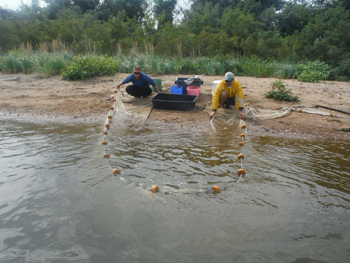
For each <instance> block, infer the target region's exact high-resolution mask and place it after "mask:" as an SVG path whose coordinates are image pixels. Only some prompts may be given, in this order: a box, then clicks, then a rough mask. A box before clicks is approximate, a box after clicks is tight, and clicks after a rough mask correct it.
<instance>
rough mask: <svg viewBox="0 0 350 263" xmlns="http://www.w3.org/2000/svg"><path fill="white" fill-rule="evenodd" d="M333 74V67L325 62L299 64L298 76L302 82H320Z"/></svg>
mask: <svg viewBox="0 0 350 263" xmlns="http://www.w3.org/2000/svg"><path fill="white" fill-rule="evenodd" d="M330 74H331V68H330V66H328V65H327V64H326V63H324V62H320V61H313V62H307V63H306V64H304V63H299V64H298V65H297V78H298V80H299V81H302V82H320V81H321V80H324V81H325V80H326V79H327V78H328V77H329V75H330Z"/></svg>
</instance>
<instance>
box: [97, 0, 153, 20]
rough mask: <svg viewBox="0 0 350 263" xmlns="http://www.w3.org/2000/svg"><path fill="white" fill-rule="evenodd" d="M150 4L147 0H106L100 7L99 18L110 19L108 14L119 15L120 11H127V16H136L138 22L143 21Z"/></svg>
mask: <svg viewBox="0 0 350 263" xmlns="http://www.w3.org/2000/svg"><path fill="white" fill-rule="evenodd" d="M147 6H148V4H147V2H146V0H104V1H103V2H102V4H101V5H99V7H98V12H99V19H101V20H105V21H107V20H108V16H109V15H112V16H115V17H116V16H117V15H118V13H119V12H121V11H125V18H124V21H126V18H127V17H128V18H134V17H136V20H137V22H138V23H139V22H141V21H142V19H143V17H144V16H145V10H146V8H147Z"/></svg>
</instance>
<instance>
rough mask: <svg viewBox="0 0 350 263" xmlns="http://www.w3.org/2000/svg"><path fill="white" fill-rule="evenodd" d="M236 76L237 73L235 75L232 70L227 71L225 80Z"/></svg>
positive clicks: (230, 79)
mask: <svg viewBox="0 0 350 263" xmlns="http://www.w3.org/2000/svg"><path fill="white" fill-rule="evenodd" d="M234 78H235V75H233V73H232V72H226V74H225V80H227V81H232V80H233V79H234Z"/></svg>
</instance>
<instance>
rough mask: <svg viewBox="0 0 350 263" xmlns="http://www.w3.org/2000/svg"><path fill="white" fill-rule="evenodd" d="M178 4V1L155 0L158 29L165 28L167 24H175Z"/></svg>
mask: <svg viewBox="0 0 350 263" xmlns="http://www.w3.org/2000/svg"><path fill="white" fill-rule="evenodd" d="M176 4H177V0H154V8H153V10H154V15H155V17H156V18H157V20H158V27H162V26H164V24H165V23H171V24H172V23H173V20H174V17H173V14H174V11H175V7H176Z"/></svg>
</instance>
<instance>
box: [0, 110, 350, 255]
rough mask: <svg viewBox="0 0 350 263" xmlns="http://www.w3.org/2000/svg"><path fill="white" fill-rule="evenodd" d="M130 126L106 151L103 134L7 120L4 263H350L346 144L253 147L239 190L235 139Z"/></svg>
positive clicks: (119, 126) (123, 124)
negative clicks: (216, 191)
mask: <svg viewBox="0 0 350 263" xmlns="http://www.w3.org/2000/svg"><path fill="white" fill-rule="evenodd" d="M129 118H130V117H123V118H119V119H115V120H113V125H112V128H111V130H110V132H109V135H108V137H107V140H108V145H107V146H106V147H103V146H102V145H101V142H102V140H103V136H102V131H103V127H102V125H101V124H94V125H91V124H89V125H87V124H85V125H84V124H59V123H49V122H44V123H43V122H34V121H24V120H22V121H14V120H11V119H7V118H5V117H1V119H0V123H1V125H0V160H1V162H0V241H1V242H0V262H213V261H214V260H215V261H217V262H348V261H349V259H350V250H349V240H350V239H349V235H350V234H349V231H348V228H349V224H350V216H349V214H350V209H349V207H350V186H349V185H350V165H349V164H350V147H349V146H350V145H349V143H344V142H334V141H331V142H328V141H304V140H286V139H281V138H269V137H254V136H253V135H250V136H248V137H246V139H245V142H246V144H245V147H244V149H243V151H244V154H245V159H244V162H243V164H244V168H245V169H246V171H247V174H246V176H245V177H244V179H243V180H241V181H240V183H239V184H238V185H237V184H236V182H237V179H238V178H237V176H236V172H237V170H238V169H239V168H240V162H239V161H238V160H237V159H236V158H237V155H238V153H239V147H238V143H239V141H240V138H239V137H238V136H239V134H240V133H239V130H237V128H235V127H231V128H229V129H227V130H223V129H220V127H218V134H217V135H214V134H213V133H212V132H211V131H210V127H209V129H198V130H185V129H183V128H182V129H175V130H174V128H173V127H172V126H168V125H158V126H156V125H155V124H154V125H149V126H148V128H147V129H145V130H144V131H143V132H140V131H138V130H139V125H135V124H133V123H130V120H129ZM248 125H249V124H248ZM105 152H108V153H110V154H111V159H110V161H109V162H107V161H106V160H105V159H103V158H102V155H103V154H104V153H105ZM112 168H119V169H120V170H121V171H122V174H121V177H123V178H125V180H126V181H123V180H120V179H119V177H118V176H113V175H112V173H111V169H112ZM153 184H158V185H159V186H160V188H161V189H167V191H168V192H171V193H173V194H170V195H169V194H164V193H158V194H156V195H153V194H152V193H151V192H150V191H149V189H150V187H151V186H152V185H153ZM213 184H217V185H219V186H220V187H221V188H222V189H223V188H225V187H227V188H226V189H225V191H222V192H221V193H220V194H212V193H210V194H206V193H204V194H200V195H198V194H191V193H192V192H191V191H190V190H191V189H196V191H197V192H198V191H199V190H198V189H210V188H211V186H212V185H213ZM196 191H194V193H196ZM183 193H190V194H183Z"/></svg>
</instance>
